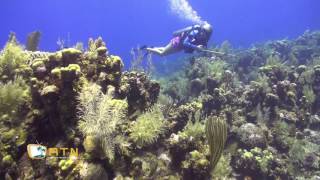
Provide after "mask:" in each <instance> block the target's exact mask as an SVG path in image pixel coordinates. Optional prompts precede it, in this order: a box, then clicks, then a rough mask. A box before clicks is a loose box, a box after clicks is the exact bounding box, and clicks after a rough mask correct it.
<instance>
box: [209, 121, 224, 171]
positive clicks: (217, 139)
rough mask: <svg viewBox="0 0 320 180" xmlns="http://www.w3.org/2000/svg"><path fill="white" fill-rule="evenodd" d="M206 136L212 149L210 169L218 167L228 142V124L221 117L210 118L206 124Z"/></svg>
mask: <svg viewBox="0 0 320 180" xmlns="http://www.w3.org/2000/svg"><path fill="white" fill-rule="evenodd" d="M206 136H207V139H208V143H209V147H210V167H211V169H214V168H215V166H216V165H217V163H218V161H219V159H220V157H221V155H222V151H223V148H224V145H225V143H226V140H227V124H226V121H225V120H224V119H221V118H219V117H213V116H211V117H209V118H208V119H207V122H206Z"/></svg>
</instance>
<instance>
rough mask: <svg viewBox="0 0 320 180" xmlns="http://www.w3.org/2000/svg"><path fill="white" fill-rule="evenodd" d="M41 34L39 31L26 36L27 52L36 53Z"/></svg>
mask: <svg viewBox="0 0 320 180" xmlns="http://www.w3.org/2000/svg"><path fill="white" fill-rule="evenodd" d="M40 37H41V33H40V32H39V31H35V32H32V33H30V34H29V35H28V40H27V46H26V48H27V50H28V51H37V50H38V46H39V41H40Z"/></svg>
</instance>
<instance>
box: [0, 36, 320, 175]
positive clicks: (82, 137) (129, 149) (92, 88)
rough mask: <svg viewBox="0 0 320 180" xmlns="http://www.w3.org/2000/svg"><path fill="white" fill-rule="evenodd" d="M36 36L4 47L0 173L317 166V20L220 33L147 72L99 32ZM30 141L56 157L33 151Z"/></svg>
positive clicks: (258, 170)
mask: <svg viewBox="0 0 320 180" xmlns="http://www.w3.org/2000/svg"><path fill="white" fill-rule="evenodd" d="M33 36H36V34H34V35H33ZM34 38H35V37H34ZM34 38H33V40H32V39H30V43H31V44H33V45H31V44H30V48H29V50H32V51H29V50H26V49H24V48H23V47H22V46H21V45H20V44H19V42H18V41H17V39H16V38H15V36H14V34H13V33H12V34H11V35H10V36H9V40H8V42H7V43H6V45H5V47H4V49H3V50H2V51H1V52H0V132H1V133H0V179H187V180H188V179H210V178H211V179H288V180H291V179H319V177H320V166H319V163H320V154H319V152H320V141H319V139H320V132H319V131H320V118H319V117H320V114H319V113H320V86H319V84H320V48H319V47H320V33H319V32H310V31H306V32H305V33H304V34H303V35H301V36H300V37H298V38H297V39H295V40H278V41H269V42H266V43H264V44H259V45H254V46H253V47H252V48H250V49H246V50H243V49H234V48H232V47H231V45H230V44H229V43H227V42H225V43H223V44H222V45H221V46H217V47H215V48H213V50H214V51H217V52H221V54H219V55H213V54H210V53H200V54H198V55H195V56H191V57H188V58H184V59H181V60H180V61H183V63H182V62H172V64H173V65H174V66H179V67H178V68H177V67H174V66H172V67H168V68H167V69H166V70H163V71H164V72H166V75H165V76H160V75H157V76H153V77H154V78H155V79H152V80H151V78H150V76H149V75H150V72H151V71H148V70H145V71H146V72H143V68H139V67H140V64H139V63H140V62H141V58H142V57H141V52H134V53H138V54H134V55H135V59H134V64H133V69H132V70H131V71H123V62H122V60H121V58H120V57H119V56H115V55H111V54H110V53H109V51H108V48H107V47H106V44H105V43H104V42H103V40H102V38H98V39H96V40H94V39H90V40H89V42H88V47H87V49H85V48H83V46H82V47H81V46H80V45H78V46H77V48H61V50H59V51H57V52H41V51H34V50H37V46H36V41H37V39H36V38H35V39H34ZM139 53H140V54H139ZM149 58H150V59H149V61H150V62H149V63H151V57H149ZM177 61H179V60H177ZM182 64H184V65H182ZM157 66H158V64H157ZM159 66H160V65H159ZM142 67H143V66H142ZM150 67H151V66H150ZM181 67H182V68H181ZM168 69H175V71H174V73H171V74H169V75H168ZM178 69H179V70H178ZM152 72H153V73H154V71H153V70H152ZM153 75H155V74H153ZM37 143H39V144H42V145H44V146H47V147H48V151H49V149H50V147H56V148H57V149H58V150H61V151H62V152H63V153H62V152H61V154H59V155H60V156H63V158H62V159H60V158H57V157H54V156H53V157H52V156H51V157H49V155H50V154H49V153H47V157H46V158H45V159H42V160H35V159H34V160H33V159H30V158H29V157H28V153H27V145H28V144H37ZM65 148H67V149H65ZM68 148H74V149H77V151H76V152H78V153H79V154H78V155H79V156H78V157H77V156H75V155H74V152H73V153H72V152H71V151H67V150H68Z"/></svg>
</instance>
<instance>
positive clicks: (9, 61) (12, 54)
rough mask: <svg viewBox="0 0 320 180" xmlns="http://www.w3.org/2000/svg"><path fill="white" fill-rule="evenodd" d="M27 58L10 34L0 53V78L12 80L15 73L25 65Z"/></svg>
mask: <svg viewBox="0 0 320 180" xmlns="http://www.w3.org/2000/svg"><path fill="white" fill-rule="evenodd" d="M27 60H28V58H27V56H26V54H25V53H24V52H23V49H22V47H21V46H20V45H19V44H18V43H17V41H16V39H15V36H14V35H12V37H11V38H10V40H9V41H8V42H7V44H6V46H5V47H4V50H3V52H2V53H1V54H0V80H4V81H5V80H14V78H15V77H14V75H15V73H16V72H17V71H19V68H22V67H23V66H26V65H27Z"/></svg>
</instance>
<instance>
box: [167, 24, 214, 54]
mask: <svg viewBox="0 0 320 180" xmlns="http://www.w3.org/2000/svg"><path fill="white" fill-rule="evenodd" d="M208 40H209V38H208V37H207V35H206V33H205V32H204V31H203V30H202V29H201V28H200V26H197V25H195V26H193V27H192V29H191V30H190V31H186V32H182V33H181V34H180V35H178V36H176V37H174V38H173V39H172V40H171V43H172V44H173V46H174V47H177V48H182V49H183V50H184V51H185V52H186V53H192V52H193V51H194V50H196V49H197V48H198V46H199V45H203V46H204V47H207V43H208Z"/></svg>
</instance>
